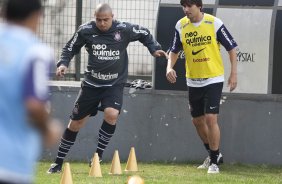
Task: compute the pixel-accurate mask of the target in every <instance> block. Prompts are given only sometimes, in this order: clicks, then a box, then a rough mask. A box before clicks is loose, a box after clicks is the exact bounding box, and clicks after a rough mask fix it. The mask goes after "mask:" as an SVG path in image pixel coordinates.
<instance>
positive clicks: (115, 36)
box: [114, 31, 121, 41]
mask: <svg viewBox="0 0 282 184" xmlns="http://www.w3.org/2000/svg"><path fill="white" fill-rule="evenodd" d="M114 39H115V40H116V41H120V40H121V36H120V32H119V31H117V32H115V35H114Z"/></svg>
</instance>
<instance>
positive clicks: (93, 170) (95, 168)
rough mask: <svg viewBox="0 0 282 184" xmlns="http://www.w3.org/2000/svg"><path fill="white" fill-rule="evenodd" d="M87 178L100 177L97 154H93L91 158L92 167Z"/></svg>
mask: <svg viewBox="0 0 282 184" xmlns="http://www.w3.org/2000/svg"><path fill="white" fill-rule="evenodd" d="M89 176H93V177H102V172H101V166H100V161H99V156H98V153H95V154H94V156H93V158H92V165H91V168H90V171H89Z"/></svg>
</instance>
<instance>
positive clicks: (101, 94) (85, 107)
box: [70, 84, 124, 120]
mask: <svg viewBox="0 0 282 184" xmlns="http://www.w3.org/2000/svg"><path fill="white" fill-rule="evenodd" d="M123 88H124V84H118V85H114V86H109V87H89V86H85V85H82V87H81V89H80V91H79V94H78V96H77V99H76V101H75V103H74V108H73V110H72V114H71V116H70V118H71V119H72V120H81V119H83V118H85V117H86V116H88V115H90V116H95V115H96V114H97V112H98V110H101V111H103V110H104V109H105V108H107V107H112V108H114V109H117V110H119V111H120V110H121V107H122V101H123Z"/></svg>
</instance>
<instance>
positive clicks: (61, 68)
mask: <svg viewBox="0 0 282 184" xmlns="http://www.w3.org/2000/svg"><path fill="white" fill-rule="evenodd" d="M66 70H67V67H66V66H65V65H60V66H59V67H58V68H57V71H56V75H57V76H58V77H63V76H64V75H65V73H66Z"/></svg>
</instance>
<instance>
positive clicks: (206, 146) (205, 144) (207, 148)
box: [204, 143, 211, 154]
mask: <svg viewBox="0 0 282 184" xmlns="http://www.w3.org/2000/svg"><path fill="white" fill-rule="evenodd" d="M204 146H205V148H206V150H207V151H208V153H209V154H210V152H211V149H210V145H209V144H207V143H204Z"/></svg>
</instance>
